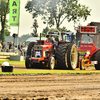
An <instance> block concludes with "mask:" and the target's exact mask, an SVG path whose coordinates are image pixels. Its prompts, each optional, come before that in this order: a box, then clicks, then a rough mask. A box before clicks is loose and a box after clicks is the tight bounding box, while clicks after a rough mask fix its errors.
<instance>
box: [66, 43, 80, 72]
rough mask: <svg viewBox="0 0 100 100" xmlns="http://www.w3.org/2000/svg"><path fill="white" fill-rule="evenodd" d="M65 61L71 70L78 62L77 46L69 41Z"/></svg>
mask: <svg viewBox="0 0 100 100" xmlns="http://www.w3.org/2000/svg"><path fill="white" fill-rule="evenodd" d="M67 62H68V68H69V69H71V70H74V69H76V67H77V63H78V52H77V46H76V44H74V43H70V45H69V46H68V51H67Z"/></svg>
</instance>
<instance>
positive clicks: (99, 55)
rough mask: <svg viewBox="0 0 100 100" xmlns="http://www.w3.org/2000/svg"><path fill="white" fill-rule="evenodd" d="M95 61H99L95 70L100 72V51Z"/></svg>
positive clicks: (95, 56)
mask: <svg viewBox="0 0 100 100" xmlns="http://www.w3.org/2000/svg"><path fill="white" fill-rule="evenodd" d="M94 60H95V61H97V64H95V69H96V70H100V50H99V51H97V52H96V53H95V55H94Z"/></svg>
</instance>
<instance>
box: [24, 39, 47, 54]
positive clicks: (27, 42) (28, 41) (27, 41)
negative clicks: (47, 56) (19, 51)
mask: <svg viewBox="0 0 100 100" xmlns="http://www.w3.org/2000/svg"><path fill="white" fill-rule="evenodd" d="M39 39H40V37H31V38H28V39H27V40H26V41H24V42H23V44H25V47H23V49H24V50H25V55H26V52H27V47H28V45H29V43H30V42H37V40H39ZM41 40H46V38H45V37H41Z"/></svg>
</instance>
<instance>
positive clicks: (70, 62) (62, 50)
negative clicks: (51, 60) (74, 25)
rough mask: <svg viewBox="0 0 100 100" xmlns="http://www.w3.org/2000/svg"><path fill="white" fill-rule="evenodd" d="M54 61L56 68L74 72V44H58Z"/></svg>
mask: <svg viewBox="0 0 100 100" xmlns="http://www.w3.org/2000/svg"><path fill="white" fill-rule="evenodd" d="M56 60H57V67H59V68H68V69H71V70H74V69H75V68H76V67H77V60H78V53H77V47H76V44H73V43H70V44H67V43H66V44H60V45H59V46H58V48H57V51H56Z"/></svg>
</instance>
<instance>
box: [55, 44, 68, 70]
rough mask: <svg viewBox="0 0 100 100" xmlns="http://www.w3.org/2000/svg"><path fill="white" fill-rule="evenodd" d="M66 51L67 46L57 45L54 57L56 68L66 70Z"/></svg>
mask: <svg viewBox="0 0 100 100" xmlns="http://www.w3.org/2000/svg"><path fill="white" fill-rule="evenodd" d="M67 49H68V44H59V46H58V48H57V50H56V52H55V56H56V60H57V68H63V69H65V68H68V66H67V53H66V52H67Z"/></svg>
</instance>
